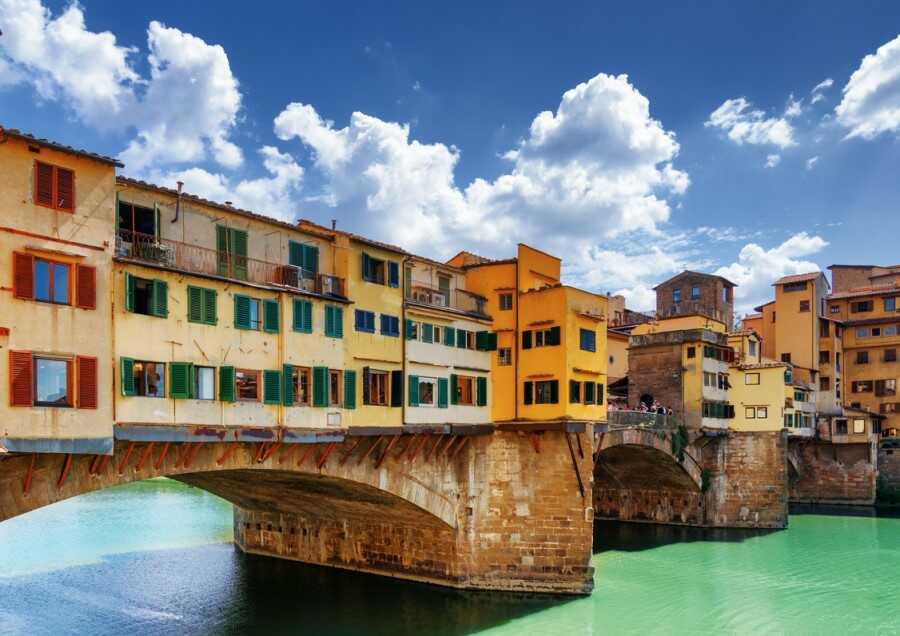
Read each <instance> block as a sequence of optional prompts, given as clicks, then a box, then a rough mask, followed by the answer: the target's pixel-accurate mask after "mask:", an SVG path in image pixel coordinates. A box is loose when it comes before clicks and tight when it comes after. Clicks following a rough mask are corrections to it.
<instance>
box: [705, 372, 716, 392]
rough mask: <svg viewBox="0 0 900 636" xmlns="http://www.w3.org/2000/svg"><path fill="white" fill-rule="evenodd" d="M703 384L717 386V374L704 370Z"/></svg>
mask: <svg viewBox="0 0 900 636" xmlns="http://www.w3.org/2000/svg"><path fill="white" fill-rule="evenodd" d="M703 386H709V387H713V388H715V387H716V374H715V373H708V372H706V371H704V372H703Z"/></svg>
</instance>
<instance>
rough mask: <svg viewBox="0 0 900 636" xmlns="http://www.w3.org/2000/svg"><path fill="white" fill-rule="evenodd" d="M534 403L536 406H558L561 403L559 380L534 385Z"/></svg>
mask: <svg viewBox="0 0 900 636" xmlns="http://www.w3.org/2000/svg"><path fill="white" fill-rule="evenodd" d="M534 403H535V404H558V403H559V381H558V380H542V381H540V382H535V383H534Z"/></svg>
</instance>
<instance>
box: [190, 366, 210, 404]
mask: <svg viewBox="0 0 900 636" xmlns="http://www.w3.org/2000/svg"><path fill="white" fill-rule="evenodd" d="M215 387H216V370H215V369H214V368H213V367H194V393H193V397H194V399H197V400H215V399H216V388H215Z"/></svg>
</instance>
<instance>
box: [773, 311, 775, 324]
mask: <svg viewBox="0 0 900 636" xmlns="http://www.w3.org/2000/svg"><path fill="white" fill-rule="evenodd" d="M772 322H775V312H774V311H773V312H772Z"/></svg>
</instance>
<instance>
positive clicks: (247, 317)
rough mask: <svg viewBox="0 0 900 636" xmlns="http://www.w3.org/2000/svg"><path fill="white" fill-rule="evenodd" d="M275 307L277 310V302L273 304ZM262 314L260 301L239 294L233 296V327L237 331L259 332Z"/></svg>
mask: <svg viewBox="0 0 900 636" xmlns="http://www.w3.org/2000/svg"><path fill="white" fill-rule="evenodd" d="M266 302H275V301H266ZM275 307H276V309H277V307H278V304H277V302H275ZM263 313H264V312H263V309H262V301H261V300H260V299H259V298H250V297H249V296H242V295H240V294H235V295H234V326H235V327H236V328H237V329H250V330H252V331H259V330H260V329H261V328H262V326H263V324H262V317H263Z"/></svg>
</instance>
